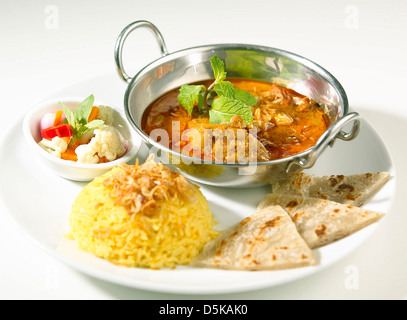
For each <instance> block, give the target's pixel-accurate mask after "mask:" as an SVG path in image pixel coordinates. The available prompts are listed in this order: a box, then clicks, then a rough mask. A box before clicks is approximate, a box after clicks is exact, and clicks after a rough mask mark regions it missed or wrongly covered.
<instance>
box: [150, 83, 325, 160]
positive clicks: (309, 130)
mask: <svg viewBox="0 0 407 320" xmlns="http://www.w3.org/2000/svg"><path fill="white" fill-rule="evenodd" d="M228 81H230V82H232V83H233V85H234V86H235V87H236V88H238V89H241V90H244V91H247V92H249V93H251V94H252V95H253V96H254V97H256V98H257V103H256V104H255V105H254V106H251V107H250V108H251V110H252V113H253V121H252V122H251V123H250V124H244V123H243V121H241V118H240V116H237V117H234V118H232V119H231V121H230V123H220V124H216V123H210V122H209V116H208V112H206V113H200V112H199V107H198V106H195V108H194V110H193V112H192V113H191V115H189V114H188V112H187V111H186V110H185V109H184V108H183V107H182V106H181V105H180V103H179V102H178V100H177V96H178V94H179V89H175V90H172V91H170V92H168V93H166V94H164V95H163V96H161V97H160V98H158V99H157V100H156V101H154V102H153V103H152V104H151V105H150V106H149V107H148V108H147V110H146V111H145V113H144V115H143V120H142V129H143V131H144V132H145V133H146V134H147V135H149V136H151V133H152V132H153V130H154V129H164V130H165V131H166V132H167V133H168V139H169V141H168V147H169V148H171V149H172V150H180V151H181V152H183V153H187V154H188V155H191V156H195V157H196V155H198V156H199V155H200V158H201V159H205V160H212V161H215V160H222V159H219V153H216V152H215V146H214V145H216V143H214V145H211V147H207V146H206V145H204V143H203V142H202V141H204V140H205V138H206V137H205V135H206V134H207V133H206V132H207V131H208V130H207V129H209V130H211V132H212V138H213V139H214V137H216V135H217V134H218V135H219V134H222V133H224V132H225V131H227V129H231V130H230V131H231V132H236V130H237V129H244V130H245V131H246V139H243V140H246V141H243V143H245V147H246V148H245V149H246V155H247V142H248V141H250V138H252V135H251V132H253V130H255V132H257V141H256V143H257V153H256V159H252V161H267V160H274V159H280V158H284V157H288V156H291V155H294V154H297V153H300V152H302V151H305V150H306V149H309V148H311V147H313V146H314V145H315V143H316V142H317V140H318V139H319V138H320V137H321V135H322V134H323V133H324V132H325V131H326V129H327V128H328V126H329V124H330V123H329V120H328V118H327V116H326V115H325V113H324V112H323V110H322V109H321V107H320V106H319V105H318V104H317V103H316V102H315V101H313V100H311V99H309V98H308V97H306V96H304V95H301V94H299V93H297V92H295V91H294V90H292V89H289V88H286V87H283V86H281V85H277V84H273V83H268V82H262V81H256V80H246V79H234V78H231V79H228ZM211 82H213V80H208V81H207V82H203V83H202V84H203V85H208V84H209V83H211ZM200 84H201V83H200ZM215 99H216V97H215ZM173 123H178V125H173ZM187 129H196V132H198V133H199V134H200V135H201V137H202V139H200V141H199V143H197V142H196V141H195V142H194V141H192V140H194V139H192V138H191V137H189V138H186V139H185V138H183V133H184V131H185V130H187ZM247 137H249V139H248V138H247ZM223 140H224V139H222V141H223ZM188 144H192V148H184V147H185V146H187V145H188ZM237 144H238V143H237ZM185 149H186V150H187V151H185ZM235 156H236V154H234V155H233V157H235ZM221 157H223V161H224V162H227V161H228V160H230V159H228V157H229V158H230V157H232V156H231V155H230V153H228V152H227V151H226V147H225V148H224V152H223V153H221Z"/></svg>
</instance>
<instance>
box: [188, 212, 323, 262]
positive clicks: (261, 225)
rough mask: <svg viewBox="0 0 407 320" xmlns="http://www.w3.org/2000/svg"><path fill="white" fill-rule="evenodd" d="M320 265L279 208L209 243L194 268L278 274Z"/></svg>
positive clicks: (254, 216) (196, 260)
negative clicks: (282, 270)
mask: <svg viewBox="0 0 407 320" xmlns="http://www.w3.org/2000/svg"><path fill="white" fill-rule="evenodd" d="M315 264H316V259H315V257H314V255H313V253H312V250H311V249H310V248H309V247H308V246H307V244H306V243H305V242H304V239H303V238H301V236H300V235H299V233H298V231H297V229H296V227H295V225H294V223H293V222H292V221H291V219H290V217H289V216H288V214H287V212H286V211H284V210H283V209H282V208H281V207H279V206H269V207H267V208H265V209H263V210H259V211H257V212H256V213H254V214H253V215H251V216H250V217H247V218H246V219H244V220H242V221H241V222H240V223H237V224H236V225H234V226H232V227H231V228H229V229H227V230H225V231H224V232H223V233H222V234H221V235H219V236H218V237H217V238H215V239H214V240H212V241H211V242H209V243H208V244H207V245H206V246H205V248H204V250H203V252H202V253H201V254H200V255H199V256H198V257H197V258H195V259H194V260H193V261H192V262H191V265H193V266H196V267H205V268H221V269H234V270H277V269H287V268H295V267H304V266H311V265H315Z"/></svg>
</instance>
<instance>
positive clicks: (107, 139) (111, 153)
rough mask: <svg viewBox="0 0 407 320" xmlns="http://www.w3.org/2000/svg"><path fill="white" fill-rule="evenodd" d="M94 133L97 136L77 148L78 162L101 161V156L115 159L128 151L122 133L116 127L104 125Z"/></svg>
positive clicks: (110, 159)
mask: <svg viewBox="0 0 407 320" xmlns="http://www.w3.org/2000/svg"><path fill="white" fill-rule="evenodd" d="M94 133H95V136H94V137H93V138H92V139H91V140H90V142H89V143H88V144H84V145H80V146H79V147H77V148H76V150H75V152H76V155H77V156H78V162H80V163H89V164H95V163H99V157H100V158H103V157H105V158H106V159H107V160H109V161H113V160H116V159H117V158H120V157H121V156H122V155H123V154H124V153H125V152H126V149H125V148H124V146H123V144H122V141H121V137H120V133H119V132H118V131H117V130H116V129H115V128H114V127H112V126H107V125H103V126H101V127H99V128H98V129H95V131H94Z"/></svg>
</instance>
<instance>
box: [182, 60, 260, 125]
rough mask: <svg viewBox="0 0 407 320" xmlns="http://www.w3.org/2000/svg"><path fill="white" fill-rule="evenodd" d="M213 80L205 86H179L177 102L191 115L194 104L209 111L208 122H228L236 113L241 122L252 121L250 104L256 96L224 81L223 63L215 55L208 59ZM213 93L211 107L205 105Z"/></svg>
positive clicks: (253, 103)
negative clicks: (213, 97) (214, 96)
mask: <svg viewBox="0 0 407 320" xmlns="http://www.w3.org/2000/svg"><path fill="white" fill-rule="evenodd" d="M210 62H211V66H212V70H213V75H214V78H215V81H214V82H213V83H212V84H211V85H210V86H209V87H208V88H206V87H205V86H203V85H184V86H182V87H181V88H180V93H179V95H178V102H179V103H180V104H181V105H182V106H183V107H184V108H185V110H187V111H188V114H189V115H191V114H192V111H193V109H194V106H195V105H198V106H199V108H200V111H208V112H209V122H210V123H224V122H226V123H228V124H230V119H232V118H233V117H234V116H236V115H240V116H241V117H242V119H243V122H244V123H245V124H246V125H248V124H250V123H251V122H252V121H253V114H252V111H251V109H250V106H254V105H255V104H256V103H257V98H255V97H254V96H252V95H251V94H250V93H249V92H247V91H243V90H240V89H238V88H235V87H234V86H233V84H232V83H231V82H229V81H226V80H225V79H226V72H225V65H224V63H223V61H222V60H221V59H219V58H218V57H217V56H216V55H215V56H213V57H211V59H210ZM212 93H215V94H216V95H217V98H216V99H214V100H213V102H212V106H211V108H209V107H208V105H207V97H208V96H209V95H210V94H212Z"/></svg>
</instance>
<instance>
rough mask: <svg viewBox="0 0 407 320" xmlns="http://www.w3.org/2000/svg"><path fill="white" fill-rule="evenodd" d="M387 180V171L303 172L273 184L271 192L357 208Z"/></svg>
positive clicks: (388, 178)
mask: <svg viewBox="0 0 407 320" xmlns="http://www.w3.org/2000/svg"><path fill="white" fill-rule="evenodd" d="M390 178H391V176H390V173H389V172H377V173H364V174H355V175H349V176H344V175H331V176H322V177H318V176H315V175H310V174H306V173H294V174H292V175H290V176H289V177H288V179H287V180H284V181H281V182H279V183H276V184H274V185H273V193H274V194H275V193H281V194H294V195H298V196H302V197H312V198H320V199H326V200H331V201H335V202H339V203H342V204H347V205H352V206H358V207H360V206H361V205H363V204H364V203H365V202H366V201H367V200H368V199H370V198H371V197H372V196H373V195H374V194H376V193H377V192H378V191H379V190H380V189H381V188H382V187H383V186H384V185H385V184H386V183H387V181H389V180H390Z"/></svg>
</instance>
